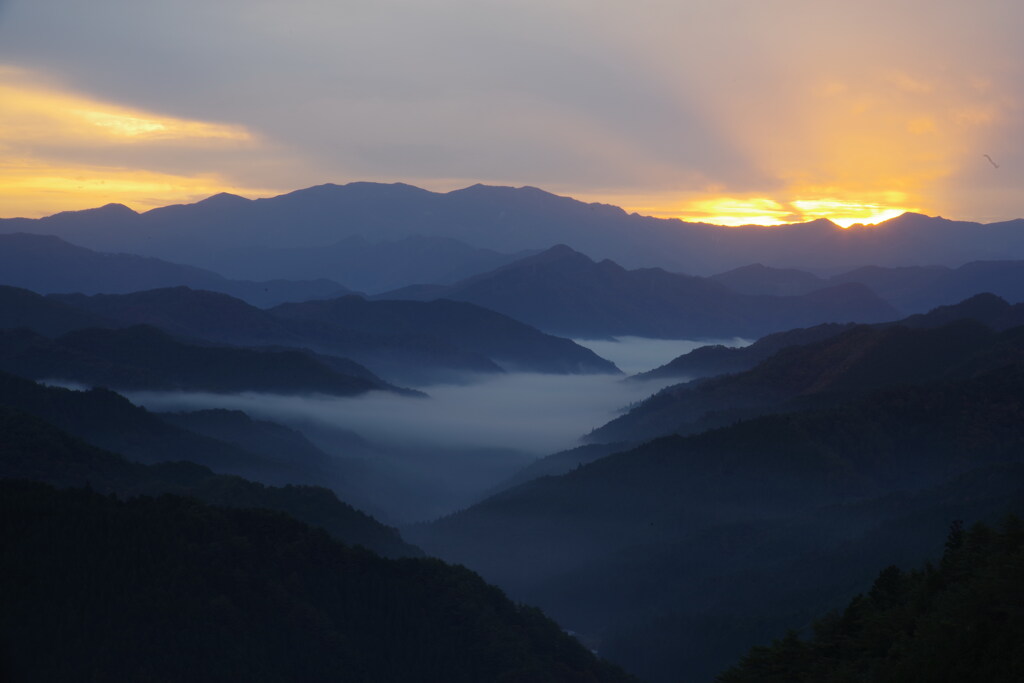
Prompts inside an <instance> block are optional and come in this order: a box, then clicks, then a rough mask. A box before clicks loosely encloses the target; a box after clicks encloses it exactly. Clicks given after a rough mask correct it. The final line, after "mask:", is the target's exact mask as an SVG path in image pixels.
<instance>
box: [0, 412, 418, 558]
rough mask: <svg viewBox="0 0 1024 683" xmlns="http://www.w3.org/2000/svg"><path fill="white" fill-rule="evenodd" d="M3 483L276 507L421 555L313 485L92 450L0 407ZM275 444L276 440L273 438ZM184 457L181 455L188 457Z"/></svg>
mask: <svg viewBox="0 0 1024 683" xmlns="http://www.w3.org/2000/svg"><path fill="white" fill-rule="evenodd" d="M0 435H2V439H3V446H2V447H0V478H7V479H30V480H32V481H40V482H45V483H48V484H52V485H54V486H60V487H68V486H70V487H81V486H88V487H90V488H91V489H93V490H95V491H98V492H100V493H115V494H117V495H118V496H121V497H124V496H136V495H141V494H146V495H155V494H161V493H174V494H177V495H184V496H190V497H194V498H198V499H200V500H203V501H206V502H208V503H212V504H216V505H224V506H228V507H243V508H266V509H269V510H279V511H281V512H286V513H288V514H290V515H291V516H293V517H295V518H296V519H299V520H301V521H303V522H306V523H307V524H312V525H313V526H319V527H323V528H324V529H326V530H327V532H328V533H330V534H331V535H332V536H333V537H334V538H337V539H338V540H340V541H343V542H345V543H348V544H350V545H362V546H364V547H366V548H369V549H370V550H373V551H374V552H376V553H379V554H380V555H383V556H385V557H414V556H418V555H422V551H420V550H419V549H418V548H416V547H415V546H411V545H409V544H408V543H405V542H404V541H403V540H402V538H401V537H400V536H399V534H398V531H397V530H395V529H393V528H391V527H387V526H384V525H383V524H381V523H379V522H378V521H377V520H375V519H374V518H373V517H370V516H369V515H366V514H364V513H362V512H360V511H359V510H356V509H355V508H353V507H352V506H350V505H348V504H347V503H343V502H341V501H340V500H338V498H337V497H336V496H335V495H334V493H333V492H331V491H330V490H329V489H325V488H322V487H318V486H284V487H273V486H264V485H262V484H258V483H255V482H251V481H247V480H245V479H242V478H241V477H235V476H228V475H223V474H214V473H213V472H212V471H211V470H210V469H209V468H206V467H203V466H202V465H197V464H195V463H192V462H184V461H178V462H164V463H159V464H154V465H143V464H140V463H133V462H128V461H127V460H125V459H124V458H122V457H121V456H120V455H116V454H114V453H111V452H109V451H104V450H102V449H99V448H96V447H95V446H91V445H89V444H88V443H86V442H84V441H82V440H80V439H78V438H76V437H73V436H71V435H70V434H67V433H66V432H63V431H61V430H59V429H57V428H56V427H54V426H52V425H51V424H49V423H47V422H45V421H43V420H41V419H39V418H37V417H33V416H31V415H29V414H27V413H23V412H20V411H16V410H12V409H10V408H7V407H4V406H0ZM278 440H280V436H279V437H278ZM189 455H190V454H189V453H187V452H183V453H181V456H182V457H187V456H189Z"/></svg>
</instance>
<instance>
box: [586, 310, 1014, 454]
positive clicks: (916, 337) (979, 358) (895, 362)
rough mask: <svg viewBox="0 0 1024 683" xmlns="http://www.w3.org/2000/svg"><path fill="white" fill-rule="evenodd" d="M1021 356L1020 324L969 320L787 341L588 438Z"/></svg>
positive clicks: (666, 392)
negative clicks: (746, 366)
mask: <svg viewBox="0 0 1024 683" xmlns="http://www.w3.org/2000/svg"><path fill="white" fill-rule="evenodd" d="M1022 356H1024V327H1016V328H1012V329H1009V330H1006V331H1002V332H996V331H994V330H992V329H991V328H989V327H986V326H985V325H983V324H981V323H979V322H977V321H974V320H961V321H958V322H953V323H950V324H948V325H945V326H943V327H939V328H922V329H911V328H907V327H904V326H887V327H869V326H856V327H854V328H851V329H849V330H847V331H845V332H843V333H841V334H839V335H837V336H834V337H830V338H828V339H825V340H823V341H819V342H815V343H811V344H806V345H801V346H790V347H787V348H784V349H782V350H781V351H779V352H778V353H776V354H774V355H773V356H771V357H769V358H768V359H766V360H764V361H762V362H761V363H759V364H758V365H756V366H754V367H753V368H752V369H750V370H747V371H745V372H741V373H738V374H733V375H721V376H716V377H708V378H706V379H701V380H695V381H693V382H688V383H685V384H677V385H674V386H671V387H668V388H665V389H662V390H661V391H659V392H658V393H657V394H655V395H654V396H652V397H650V398H649V399H647V400H646V401H644V402H642V403H641V404H640V405H638V406H636V407H634V408H632V409H631V410H630V411H629V412H627V413H626V414H625V415H622V416H621V417H618V418H616V419H614V420H612V421H611V422H609V423H608V424H606V425H604V426H603V427H600V428H598V429H596V430H594V431H593V432H592V433H591V434H589V435H588V436H587V439H588V440H591V441H596V442H617V441H634V442H637V441H645V440H648V439H652V438H655V437H658V436H662V435H665V434H671V433H694V432H698V431H702V430H704V429H708V428H712V427H719V426H724V425H728V424H731V423H732V422H734V421H736V420H738V419H744V418H750V417H753V416H757V415H763V414H766V413H775V412H786V411H791V410H796V409H800V408H805V407H812V406H819V407H821V406H827V405H833V404H835V403H836V402H837V401H842V400H848V399H849V398H850V397H852V396H858V395H863V394H865V393H867V392H870V391H875V390H878V389H880V388H882V387H887V386H898V385H901V384H918V383H921V382H924V381H928V380H932V381H936V380H940V379H947V380H948V379H955V378H961V377H970V376H972V375H974V374H976V373H979V372H986V371H992V370H995V369H997V368H999V367H1001V366H1003V365H1006V364H1012V363H1014V362H1017V361H1019V360H1020V358H1021V357H1022Z"/></svg>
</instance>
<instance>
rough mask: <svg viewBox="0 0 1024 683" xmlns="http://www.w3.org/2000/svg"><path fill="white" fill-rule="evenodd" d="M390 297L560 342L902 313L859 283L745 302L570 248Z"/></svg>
mask: <svg viewBox="0 0 1024 683" xmlns="http://www.w3.org/2000/svg"><path fill="white" fill-rule="evenodd" d="M378 298H381V299H385V298H399V299H414V300H423V301H427V300H435V299H441V298H445V299H454V300H458V301H468V302H471V303H474V304H477V305H479V306H484V307H486V308H490V309H492V310H495V311H500V312H501V313H504V314H506V315H509V316H512V317H513V318H515V319H516V320H522V321H523V322H526V323H529V324H530V325H534V326H536V327H539V328H540V329H542V330H547V331H550V332H553V333H556V334H563V335H567V336H575V337H591V338H593V337H605V336H615V335H635V336H642V337H660V338H680V339H700V338H709V337H710V338H722V337H760V336H761V335H764V334H767V333H770V332H775V331H777V330H783V329H789V328H793V327H802V326H807V325H813V324H817V323H824V322H851V321H853V322H879V321H882V320H892V319H894V318H896V317H898V313H897V311H896V309H894V308H892V307H891V306H890V305H889V304H887V303H886V302H884V301H882V300H881V299H880V298H879V297H878V296H877V295H876V294H874V293H873V292H871V291H870V290H869V289H867V288H866V287H864V286H862V285H858V284H844V285H840V286H832V287H828V286H824V287H822V288H819V290H818V291H815V292H813V293H808V294H803V295H801V296H774V295H769V296H765V295H761V296H756V295H751V294H740V293H737V292H734V291H733V290H731V289H729V288H727V287H725V286H723V285H720V284H718V283H717V282H714V281H712V280H710V279H708V278H699V277H691V276H688V275H680V274H676V273H669V272H666V271H664V270H661V269H660V268H647V269H642V270H626V269H625V268H623V267H621V266H619V265H618V264H616V263H614V262H612V261H608V260H605V261H602V262H600V263H595V262H594V261H592V260H590V259H589V258H587V257H586V256H584V255H583V254H581V253H579V252H576V251H574V250H572V249H571V248H569V247H567V246H565V245H558V246H555V247H552V248H551V249H548V250H547V251H545V252H543V253H540V254H536V255H533V256H528V257H526V258H524V259H521V260H519V261H516V262H514V263H511V264H509V265H507V266H503V267H501V268H499V269H497V270H494V271H491V272H488V273H484V274H481V275H476V276H474V277H471V278H469V279H467V280H463V281H462V282H459V283H456V284H454V285H452V286H450V287H419V288H417V287H412V288H408V289H406V290H399V291H396V292H390V293H385V294H382V295H380V297H378Z"/></svg>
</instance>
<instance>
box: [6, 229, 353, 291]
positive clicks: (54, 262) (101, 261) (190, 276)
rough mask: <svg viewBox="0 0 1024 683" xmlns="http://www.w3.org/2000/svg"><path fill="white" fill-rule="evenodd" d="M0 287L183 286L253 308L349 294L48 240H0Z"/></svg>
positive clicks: (323, 284)
mask: <svg viewBox="0 0 1024 683" xmlns="http://www.w3.org/2000/svg"><path fill="white" fill-rule="evenodd" d="M0 284H2V285H8V286H14V287H22V288H24V289H31V290H32V291H35V292H39V293H40V294H54V293H70V292H79V293H82V294H127V293H129V292H137V291H141V290H147V289H157V288H160V287H176V286H187V287H192V288H194V289H205V290H209V291H213V292H222V293H224V294H228V295H231V296H235V297H238V298H240V299H243V300H244V301H246V302H248V303H250V304H253V305H255V306H273V305H276V304H279V303H283V302H285V301H305V300H307V299H317V298H330V297H336V296H342V295H344V294H350V293H352V290H350V289H348V288H347V287H344V286H342V285H340V284H338V283H337V282H332V281H331V280H327V279H320V280H308V279H302V280H287V279H277V280H266V279H264V280H263V281H260V282H256V281H244V280H229V279H227V278H225V277H223V276H221V275H219V274H217V273H213V272H210V271H208V270H203V269H202V268H197V267H195V266H183V265H179V264H177V263H169V262H167V261H163V260H161V259H158V258H153V257H144V256H135V255H133V254H109V253H100V252H96V251H92V250H91V249H86V248H84V247H79V246H75V245H73V244H70V243H68V242H66V241H64V240H62V239H60V238H59V237H54V236H52V235H30V234H26V233H14V234H9V235H0Z"/></svg>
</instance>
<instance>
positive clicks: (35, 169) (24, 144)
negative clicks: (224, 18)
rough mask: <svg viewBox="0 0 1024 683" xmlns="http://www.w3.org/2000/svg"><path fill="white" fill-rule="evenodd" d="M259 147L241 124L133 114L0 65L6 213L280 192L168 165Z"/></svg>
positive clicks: (2, 209)
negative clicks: (172, 160)
mask: <svg viewBox="0 0 1024 683" xmlns="http://www.w3.org/2000/svg"><path fill="white" fill-rule="evenodd" d="M258 144H259V141H258V140H257V138H256V136H254V135H253V134H252V133H250V132H249V131H248V130H246V129H245V128H244V127H242V126H233V125H226V124H220V123H212V122H206V121H198V120H190V119H185V118H181V117H175V116H167V115H161V114H159V113H155V112H150V111H141V110H134V109H131V108H128V107H124V106H120V105H116V104H111V103H106V102H102V101H100V100H99V99H97V98H93V97H88V96H85V95H82V94H79V93H75V92H71V91H67V90H64V89H61V88H59V87H56V86H54V85H52V84H47V83H46V82H44V81H41V80H40V79H38V78H36V77H34V76H33V75H32V74H30V73H28V72H26V71H23V70H20V69H13V68H9V67H0V154H2V160H0V216H5V217H11V216H26V217H38V216H43V215H48V214H52V213H55V212H57V211H64V210H74V209H84V208H91V207H95V206H101V205H103V204H107V203H111V202H117V203H123V204H127V205H129V206H131V207H132V208H134V209H136V210H146V209H151V208H155V207H158V206H165V205H167V204H173V203H177V202H186V201H196V200H199V199H203V198H204V197H207V196H209V195H211V194H216V193H217V192H225V191H227V192H237V193H239V194H246V195H249V196H252V195H268V194H276V193H277V191H276V190H266V189H263V188H253V187H249V186H246V185H245V184H244V183H238V182H235V181H232V180H231V179H230V178H228V177H226V176H225V175H224V174H223V173H220V172H217V171H213V170H211V171H201V170H200V171H197V172H181V171H178V170H177V169H175V168H173V164H168V167H166V168H161V163H162V162H163V157H164V156H165V155H167V156H175V155H178V156H180V155H181V154H182V152H183V151H184V152H186V153H191V154H193V155H195V157H196V158H202V156H203V155H204V154H207V153H209V152H212V151H217V150H224V149H245V148H247V147H253V146H257V145H258ZM117 154H121V155H122V156H123V155H130V156H127V157H124V158H120V157H118V156H116V155H117ZM83 159H87V160H88V161H82V160H83ZM104 162H106V163H104ZM129 162H134V163H129ZM196 166H197V167H199V168H202V164H201V163H197V164H196Z"/></svg>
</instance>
